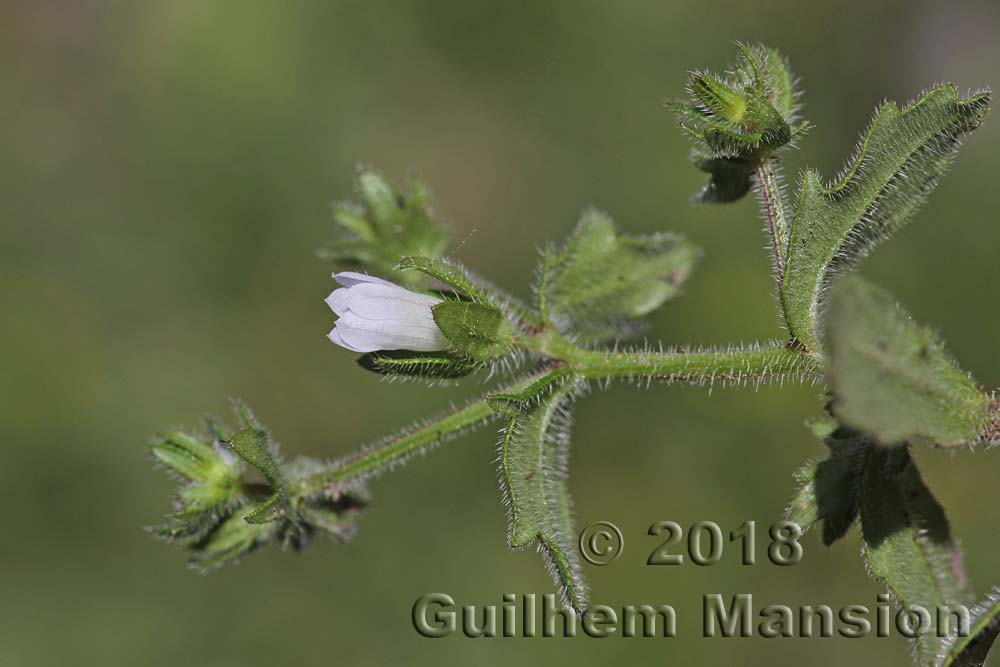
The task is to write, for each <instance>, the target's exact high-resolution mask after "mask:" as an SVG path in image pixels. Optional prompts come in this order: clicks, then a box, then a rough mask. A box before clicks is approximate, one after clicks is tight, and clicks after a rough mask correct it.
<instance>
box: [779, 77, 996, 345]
mask: <svg viewBox="0 0 1000 667" xmlns="http://www.w3.org/2000/svg"><path fill="white" fill-rule="evenodd" d="M989 100H990V95H989V93H980V94H977V95H973V96H972V97H970V98H968V99H963V98H961V97H959V95H958V92H957V90H956V89H955V87H954V86H951V85H945V86H939V87H937V88H934V89H933V90H931V91H929V92H927V93H925V94H924V95H923V96H921V97H920V99H918V100H917V101H916V102H914V103H913V104H911V105H909V106H908V107H906V108H904V109H902V110H901V109H900V108H899V107H897V106H896V105H895V104H892V103H887V104H885V105H883V106H882V107H881V108H880V109H879V111H878V113H877V114H876V115H875V118H874V120H873V121H872V123H871V125H870V126H869V127H868V129H867V130H866V131H865V133H864V135H863V137H862V140H861V143H860V145H859V147H858V151H857V154H856V156H855V157H854V159H853V160H852V161H851V162H850V163H849V165H848V166H847V168H846V169H845V171H844V173H843V176H842V177H841V178H839V179H838V181H837V182H836V183H835V184H833V185H831V186H829V187H825V186H824V185H823V183H822V180H821V178H820V176H819V174H818V173H817V172H816V171H813V170H808V171H806V172H805V174H804V175H803V177H802V185H801V187H800V190H799V198H798V205H797V207H796V210H795V214H794V217H793V219H792V222H791V227H790V234H789V242H788V253H787V255H788V256H787V261H786V264H785V271H784V280H783V283H782V285H781V290H780V297H781V303H782V307H783V309H784V314H785V320H786V323H787V325H788V328H789V331H790V332H791V334H792V336H793V337H794V338H795V339H796V340H797V341H798V342H799V343H800V344H802V345H803V346H804V347H805V348H806V349H807V350H809V351H813V352H818V351H819V349H820V342H821V341H820V320H821V318H822V312H821V311H822V303H821V301H822V298H823V296H824V293H825V291H826V289H827V288H828V286H829V284H830V282H831V280H832V278H833V276H835V275H837V274H838V273H842V272H843V271H844V270H846V269H850V268H852V267H853V266H854V264H855V263H856V262H857V261H858V260H859V259H860V258H861V257H863V256H864V255H865V254H866V253H867V252H868V251H869V250H871V249H872V248H873V247H875V246H876V245H878V244H879V243H880V242H881V241H883V240H884V239H886V238H887V237H889V236H890V235H891V234H892V233H893V232H894V231H896V230H897V229H899V228H900V227H902V226H903V225H904V224H905V223H906V222H907V221H908V220H909V219H910V218H911V217H912V216H913V214H914V213H915V212H916V210H917V209H918V208H919V207H920V205H921V204H922V203H923V202H924V201H925V200H926V199H927V197H928V195H929V194H930V192H931V191H932V190H933V189H934V187H935V186H936V185H937V182H938V180H939V178H940V177H941V175H942V174H943V173H944V172H945V170H946V169H947V167H948V166H949V165H950V164H951V162H952V160H953V158H954V155H955V152H956V151H957V150H958V146H959V140H960V138H961V137H962V135H964V134H966V133H968V132H971V131H972V130H974V129H975V128H977V127H978V126H979V125H980V123H981V122H982V120H983V118H984V116H985V115H986V112H987V111H988V108H989Z"/></svg>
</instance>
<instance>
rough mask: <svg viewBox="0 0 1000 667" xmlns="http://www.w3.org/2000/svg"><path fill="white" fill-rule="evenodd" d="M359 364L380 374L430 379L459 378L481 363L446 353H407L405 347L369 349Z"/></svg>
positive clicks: (477, 367)
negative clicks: (400, 348) (398, 348)
mask: <svg viewBox="0 0 1000 667" xmlns="http://www.w3.org/2000/svg"><path fill="white" fill-rule="evenodd" d="M358 365H359V366H361V367H362V368H364V369H365V370H369V371H374V372H376V373H381V374H382V375H398V376H408V377H423V378H430V379H450V378H459V377H463V376H465V375H468V374H469V373H472V372H473V371H475V370H477V369H479V368H482V366H483V364H481V363H479V362H476V361H472V360H470V359H467V358H464V357H460V356H456V355H454V354H451V353H449V352H410V351H407V350H382V351H379V352H370V353H368V354H366V355H364V356H362V357H360V358H359V359H358Z"/></svg>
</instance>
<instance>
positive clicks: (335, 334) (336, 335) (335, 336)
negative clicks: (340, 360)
mask: <svg viewBox="0 0 1000 667" xmlns="http://www.w3.org/2000/svg"><path fill="white" fill-rule="evenodd" d="M326 337H327V338H329V339H330V340H331V341H332V342H334V343H336V344H337V345H339V346H340V347H343V348H345V349H348V350H350V351H351V352H364V350H359V349H357V348H354V347H352V346H350V345H348V344H347V341H345V340H344V339H343V337H342V336H341V335H340V331H339V330H338V329H337V328H336V327H334V328H333V329H332V330H331V331H330V333H328V334H327V335H326Z"/></svg>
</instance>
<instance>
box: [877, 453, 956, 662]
mask: <svg viewBox="0 0 1000 667" xmlns="http://www.w3.org/2000/svg"><path fill="white" fill-rule="evenodd" d="M865 454H866V459H865V463H864V470H863V474H862V478H861V486H860V502H859V506H860V516H861V531H862V535H863V538H864V543H865V546H864V556H865V559H866V561H867V563H868V571H869V573H870V574H871V575H872V576H873V577H874V578H875V579H876V580H878V581H880V582H882V583H884V584H885V585H886V586H887V587H888V589H889V591H890V592H891V594H892V596H893V598H894V599H895V601H896V602H897V603H898V604H899V606H900V607H901V608H902V609H903V610H906V611H907V612H909V613H910V614H911V615H912V617H913V618H914V621H913V622H914V623H916V620H915V619H916V614H919V613H921V612H920V611H919V610H920V609H922V610H925V611H926V614H927V617H926V618H929V619H930V622H931V623H933V624H934V625H933V626H930V627H925V628H924V629H926V630H928V631H927V632H923V633H921V634H920V635H919V636H918V637H917V638H916V639H914V640H913V648H914V655H915V657H916V658H917V663H918V664H919V665H928V666H929V665H933V664H934V662H935V661H936V659H937V656H938V655H939V653H940V652H941V650H942V648H943V646H944V644H945V639H946V638H947V637H948V636H949V635H952V634H954V633H956V632H957V631H958V627H957V624H956V627H947V628H944V627H937V623H938V620H939V614H938V611H939V610H942V609H945V608H953V607H955V606H957V605H962V604H965V603H966V602H967V599H968V592H967V590H966V576H965V571H964V566H963V564H962V554H961V551H960V550H959V548H958V545H957V544H956V542H955V540H954V538H953V537H952V535H951V529H950V527H949V526H948V521H947V518H946V517H945V514H944V510H943V509H942V508H941V506H940V505H939V504H938V502H937V500H935V498H934V496H933V495H931V492H930V491H929V490H928V489H927V487H926V486H925V485H924V483H923V480H922V479H921V477H920V473H919V472H918V471H917V468H916V466H915V465H914V463H913V461H912V459H911V458H910V454H909V451H908V450H907V449H906V448H905V447H898V448H895V449H884V448H880V447H869V448H868V449H867V450H866V453H865ZM918 608H919V609H918ZM945 620H948V622H951V620H950V619H945Z"/></svg>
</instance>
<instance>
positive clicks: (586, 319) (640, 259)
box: [538, 210, 698, 340]
mask: <svg viewBox="0 0 1000 667" xmlns="http://www.w3.org/2000/svg"><path fill="white" fill-rule="evenodd" d="M697 258H698V250H697V249H696V248H695V247H694V246H693V245H692V244H691V243H689V242H688V241H687V240H686V239H684V238H683V237H681V236H676V235H673V234H653V235H650V236H626V235H624V234H619V233H618V232H617V231H616V229H615V225H614V223H613V222H612V221H611V219H610V218H609V217H608V216H607V215H605V214H603V213H600V212H598V211H594V210H590V211H587V212H585V213H584V215H583V217H582V218H581V220H580V222H579V224H577V226H576V229H575V230H574V231H573V233H572V234H571V235H570V237H569V238H568V239H567V241H566V243H565V244H564V245H563V247H562V248H560V249H558V250H555V251H550V252H548V253H546V256H545V257H544V259H543V265H542V270H541V284H540V285H539V288H538V293H539V306H540V308H541V310H542V312H543V317H547V318H548V320H549V321H550V322H552V323H554V324H556V326H557V328H560V329H565V331H564V333H567V334H572V335H574V336H576V337H578V338H582V339H584V340H601V339H603V338H604V337H606V336H608V335H609V334H613V329H609V327H608V326H607V324H608V323H609V322H615V321H620V320H628V319H634V318H638V317H642V316H644V315H648V314H649V313H651V312H652V311H654V310H656V309H657V308H658V307H660V306H661V305H662V304H663V303H664V302H665V301H667V300H668V299H671V298H673V297H675V296H677V295H678V294H679V293H680V291H681V287H682V285H683V284H684V282H685V281H686V280H687V278H688V275H690V273H691V269H692V267H693V266H694V263H695V261H696V259H697Z"/></svg>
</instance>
